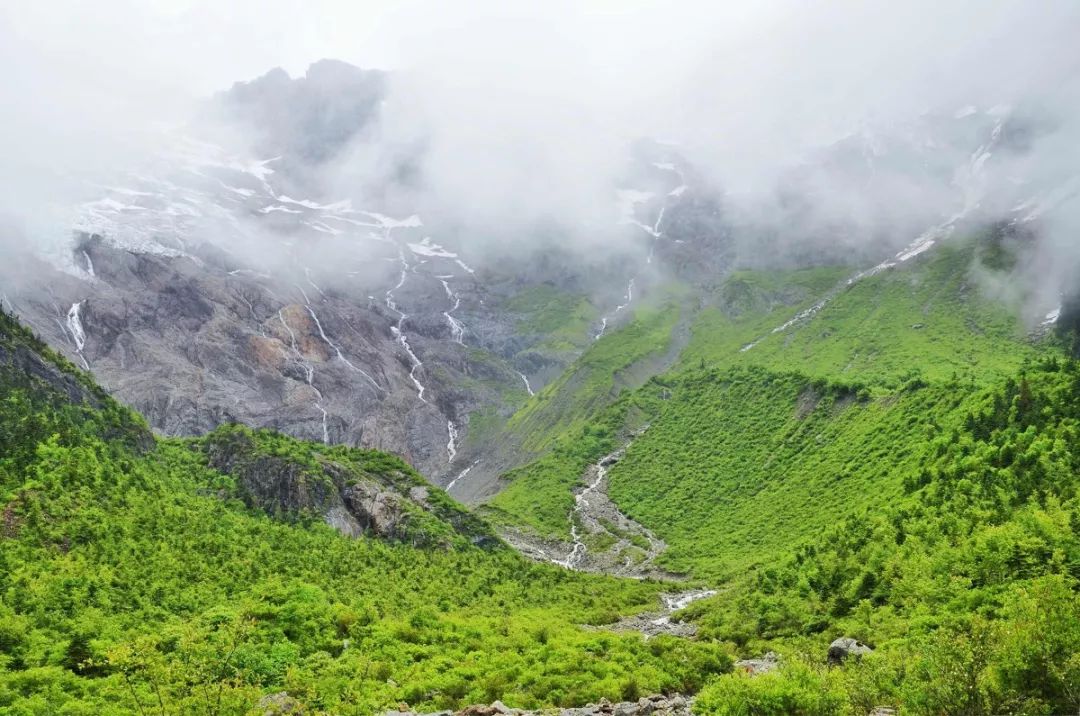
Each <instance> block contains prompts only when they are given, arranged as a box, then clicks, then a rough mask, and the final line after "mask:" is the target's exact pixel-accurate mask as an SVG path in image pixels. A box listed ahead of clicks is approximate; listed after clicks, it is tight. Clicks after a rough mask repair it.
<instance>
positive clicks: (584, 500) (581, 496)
mask: <svg viewBox="0 0 1080 716" xmlns="http://www.w3.org/2000/svg"><path fill="white" fill-rule="evenodd" d="M610 457H611V456H610V455H605V456H604V457H602V458H600V461H599V462H597V463H596V479H595V480H593V481H592V483H590V484H589V486H588V487H586V488H585V489H584V490H582V491H581V492H579V493H578V494H577V495H574V507H573V509H571V510H570V515H569V520H570V538H571V539H572V540H573V543H574V546H573V548H572V549H571V550H570V554H568V555H567V556H566V559H555V560H552V561H553V562H554V563H555V564H557V565H559V566H561V567H566V568H567V569H577V565H578V564H580V563H581V560H582V558H583V557H584V556H585V552H587V551H588V549H587V548H586V547H585V543H584V542H583V541H582V540H581V534H580V533H579V532H578V528H577V520H576V519H575V517H576V515H579V514H581V511H582V510H583V509H584V508H585V507H588V506H589V500H588V497H589V494H590V493H592V492H595V491H596V488H597V487H599V486H600V483H601V482H603V481H604V478H605V477H607V467H605V466H604V463H605V462H607V461H608V458H610Z"/></svg>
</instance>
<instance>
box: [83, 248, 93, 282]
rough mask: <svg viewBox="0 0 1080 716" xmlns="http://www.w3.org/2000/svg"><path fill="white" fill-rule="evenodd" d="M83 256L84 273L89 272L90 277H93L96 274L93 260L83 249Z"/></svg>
mask: <svg viewBox="0 0 1080 716" xmlns="http://www.w3.org/2000/svg"><path fill="white" fill-rule="evenodd" d="M82 255H83V258H84V259H86V273H88V274H90V278H95V277H96V276H97V274H95V273H94V260H93V259H91V258H90V254H88V253H87V252H85V251H83V252H82Z"/></svg>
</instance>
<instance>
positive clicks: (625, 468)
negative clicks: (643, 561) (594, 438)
mask: <svg viewBox="0 0 1080 716" xmlns="http://www.w3.org/2000/svg"><path fill="white" fill-rule="evenodd" d="M649 390H650V391H651V392H652V393H653V395H654V396H655V399H654V400H653V401H651V406H652V408H653V409H652V410H650V414H649V415H648V418H647V420H648V422H649V423H650V428H649V429H648V430H647V431H646V432H645V433H644V434H643V435H641V436H640V437H638V438H637V439H636V440H634V442H633V443H632V444H631V445H630V447H629V449H628V450H627V452H626V456H625V459H623V460H621V461H620V462H619V464H617V465H616V466H615V467H613V468H612V469H611V471H610V480H611V487H610V494H611V496H612V497H613V498H614V499H615V501H616V502H617V503H618V504H619V505H620V506H621V507H622V508H623V510H624V511H625V512H627V513H628V514H629V515H631V516H632V517H634V518H635V519H637V520H639V521H641V522H642V523H644V524H646V525H651V526H653V527H654V528H655V530H656V531H657V533H658V534H659V536H661V537H662V538H663V539H664V540H665V541H666V542H667V543H668V545H669V550H668V552H667V553H666V555H665V557H664V561H665V563H666V564H667V565H668V566H669V567H670V568H672V569H673V570H675V571H679V572H692V573H694V574H698V575H702V576H705V575H707V576H710V577H714V578H719V577H725V576H730V575H731V574H733V573H736V572H738V571H740V570H744V569H746V568H747V567H748V566H751V565H755V564H763V563H769V562H771V561H772V560H773V559H775V557H776V556H777V554H778V553H779V552H781V551H783V550H784V549H785V548H787V547H788V546H790V545H791V544H792V543H793V542H795V541H798V540H801V539H804V538H806V537H808V536H810V535H813V534H816V533H818V532H819V531H820V530H821V529H823V528H825V527H828V526H830V525H832V524H834V523H835V522H836V520H837V519H838V518H839V517H841V516H843V515H846V514H849V513H851V512H853V511H856V510H863V509H874V508H878V507H880V506H882V505H885V504H888V503H889V501H890V500H892V499H894V498H895V497H896V496H897V495H898V494H899V493H900V492H902V489H903V488H902V485H903V480H904V478H905V476H907V475H909V474H910V473H911V472H912V471H913V470H914V469H916V466H917V465H918V464H919V461H920V459H921V458H922V457H923V455H924V454H925V452H926V450H927V449H928V443H927V441H928V439H929V438H931V437H933V436H934V435H935V434H937V433H938V432H939V431H941V430H942V429H945V427H951V425H950V422H949V421H950V416H953V415H954V414H955V413H956V410H957V406H958V404H959V403H960V402H961V401H962V400H963V396H964V394H965V391H964V390H963V389H962V388H958V387H957V386H952V385H940V386H934V387H931V386H927V385H923V384H921V383H915V382H913V383H911V384H909V386H908V387H906V388H905V389H902V390H899V391H898V392H896V393H893V394H890V395H887V396H883V397H878V398H874V397H871V394H870V391H869V390H868V389H867V388H866V387H864V386H861V385H853V384H843V383H829V382H827V381H825V380H822V379H818V380H810V379H809V378H807V377H805V376H802V375H799V374H795V373H774V372H770V371H767V370H765V369H761V368H747V369H733V370H729V371H709V370H705V371H691V372H689V373H686V374H683V375H680V376H679V377H678V378H676V379H671V380H660V381H656V382H654V383H653V384H651V385H650V386H649ZM953 420H954V421H955V419H953ZM943 424H944V427H943Z"/></svg>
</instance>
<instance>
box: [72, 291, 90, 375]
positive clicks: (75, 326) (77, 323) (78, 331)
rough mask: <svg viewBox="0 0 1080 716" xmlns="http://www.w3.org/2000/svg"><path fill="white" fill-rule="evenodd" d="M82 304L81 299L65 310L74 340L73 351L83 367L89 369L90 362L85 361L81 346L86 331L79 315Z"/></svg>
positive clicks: (84, 342) (84, 339)
mask: <svg viewBox="0 0 1080 716" xmlns="http://www.w3.org/2000/svg"><path fill="white" fill-rule="evenodd" d="M82 304H83V302H82V301H79V302H78V303H73V304H71V308H69V309H68V312H67V327H68V330H69V331H70V332H71V338H72V340H73V341H75V352H76V353H78V354H79V360H81V361H82V364H83V368H85V369H86V370H90V364H89V363H88V362H87V361H86V356H84V355H83V347H84V346H85V345H86V331H85V330H83V325H82V319H81V318H80V317H79V313H80V312H81V311H82Z"/></svg>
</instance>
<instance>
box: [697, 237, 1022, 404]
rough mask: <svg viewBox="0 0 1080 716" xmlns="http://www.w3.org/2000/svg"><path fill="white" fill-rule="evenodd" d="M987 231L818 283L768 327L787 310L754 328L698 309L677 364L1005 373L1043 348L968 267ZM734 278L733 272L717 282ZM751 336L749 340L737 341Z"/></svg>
mask: <svg viewBox="0 0 1080 716" xmlns="http://www.w3.org/2000/svg"><path fill="white" fill-rule="evenodd" d="M986 240H987V239H986V238H985V237H982V236H980V237H970V238H968V239H966V240H958V241H957V242H956V243H950V244H946V245H943V246H940V247H937V248H935V249H933V250H932V251H929V252H927V253H924V254H922V255H920V256H918V257H917V258H915V259H912V260H911V261H910V262H909V263H907V264H902V265H900V266H897V267H895V268H892V269H889V270H885V271H883V272H881V273H879V274H877V275H874V276H870V277H868V278H864V279H862V280H859V281H855V282H853V283H851V284H848V283H847V282H846V280H841V281H840V282H839V283H838V284H836V286H835V287H834V288H833V289H832V291H831V292H830V291H826V292H823V293H824V295H826V296H828V295H831V294H832V293H833V292H835V296H834V297H833V298H832V299H831V300H829V301H828V302H827V303H826V305H825V306H824V307H823V308H821V310H820V311H817V312H816V313H815V314H814V315H813V316H812V317H810V318H809V319H807V320H804V321H799V322H796V323H795V324H794V325H792V326H791V327H789V328H787V329H785V330H782V331H777V332H775V333H774V332H772V331H773V329H774V328H777V327H779V326H782V325H783V324H784V323H785V322H786V321H787V320H788V319H790V318H792V317H794V316H795V315H796V312H794V311H791V312H787V314H786V315H784V317H783V318H782V319H781V320H780V321H777V322H776V323H773V324H772V325H769V326H768V327H767V328H766V329H765V330H762V321H761V319H760V313H759V312H751V313H749V314H744V315H737V316H734V317H732V315H731V311H730V310H728V311H726V312H725V311H722V310H720V308H718V307H717V308H713V309H712V310H707V311H704V312H702V314H701V316H700V317H699V318H698V320H697V322H696V323H695V325H694V328H693V339H692V340H691V342H690V345H689V346H688V347H687V349H686V351H684V353H683V364H684V365H686V366H690V365H694V364H697V363H700V362H701V361H704V362H705V363H706V364H708V365H716V366H720V367H725V366H733V365H757V366H764V367H770V368H775V369H777V370H789V369H792V368H797V369H798V370H799V371H801V372H804V373H806V374H808V375H811V376H814V377H819V376H820V377H835V378H842V379H844V380H858V381H863V382H871V383H873V384H875V385H878V384H880V385H884V386H890V387H891V386H895V385H897V384H898V382H899V380H900V379H901V378H902V377H904V376H907V375H908V374H910V373H913V372H915V373H918V374H920V375H922V376H923V377H924V378H927V379H943V380H944V379H949V378H951V377H953V376H954V375H958V376H961V377H964V378H966V377H967V376H969V375H973V376H975V378H976V380H978V381H986V380H992V379H996V378H1001V377H1003V376H1007V375H1010V374H1011V373H1012V372H1013V371H1015V369H1016V368H1017V367H1018V366H1019V365H1020V364H1021V363H1022V362H1023V361H1024V360H1025V359H1027V358H1032V357H1035V356H1037V355H1039V354H1040V353H1041V352H1042V351H1041V350H1040V349H1039V347H1038V346H1036V345H1033V344H1032V343H1031V341H1029V340H1027V336H1026V335H1025V331H1024V327H1023V326H1022V325H1021V323H1020V321H1019V320H1018V319H1017V317H1016V315H1015V313H1014V312H1013V311H1012V310H1011V309H1010V307H1009V306H1006V305H1004V304H1002V303H1001V302H1000V301H997V300H994V299H993V298H990V297H987V296H985V295H983V294H982V293H981V291H980V289H979V287H978V284H977V282H976V279H975V276H974V274H973V271H974V270H976V269H984V265H983V261H984V246H985V242H986ZM779 280H781V281H782V280H783V277H779ZM733 281H734V282H739V277H738V276H737V275H736V276H735V277H733V278H732V279H731V280H730V281H729V282H728V283H727V284H726V286H725V289H724V290H725V291H728V290H731V285H732V282H733ZM777 281H778V278H777V277H775V276H771V277H767V279H766V280H764V281H763V280H761V279H759V280H758V284H765V286H758V287H753V288H756V291H753V290H752V288H747V289H746V291H747V292H748V293H751V294H752V295H753V293H757V294H761V293H766V291H767V290H768V289H767V288H766V286H768V285H769V284H775V283H777ZM771 290H772V291H773V292H775V291H776V290H777V288H772V289H771ZM773 315H774V316H775V315H776V314H775V313H774V314H773ZM751 343H753V348H750V349H748V350H743V349H744V348H745V347H746V346H747V345H749V344H751Z"/></svg>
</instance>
